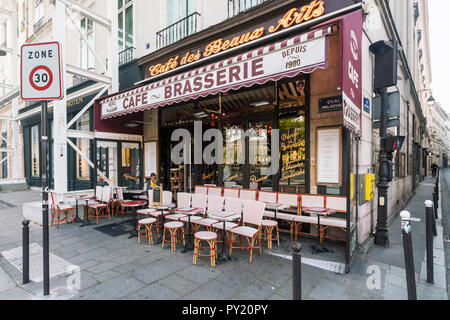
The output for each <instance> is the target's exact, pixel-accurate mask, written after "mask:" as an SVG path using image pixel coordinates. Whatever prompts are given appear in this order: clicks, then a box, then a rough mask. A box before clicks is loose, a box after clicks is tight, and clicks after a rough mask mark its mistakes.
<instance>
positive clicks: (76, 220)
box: [75, 199, 81, 223]
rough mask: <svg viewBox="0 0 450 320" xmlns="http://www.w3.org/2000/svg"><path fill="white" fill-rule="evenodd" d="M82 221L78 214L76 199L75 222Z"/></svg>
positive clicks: (76, 201)
mask: <svg viewBox="0 0 450 320" xmlns="http://www.w3.org/2000/svg"><path fill="white" fill-rule="evenodd" d="M78 222H81V219H80V217H79V216H78V199H76V200H75V223H78Z"/></svg>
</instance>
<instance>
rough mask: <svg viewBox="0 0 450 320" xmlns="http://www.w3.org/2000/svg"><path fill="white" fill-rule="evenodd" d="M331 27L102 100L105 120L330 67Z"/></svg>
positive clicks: (102, 112) (102, 111)
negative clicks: (329, 43)
mask: <svg viewBox="0 0 450 320" xmlns="http://www.w3.org/2000/svg"><path fill="white" fill-rule="evenodd" d="M330 33H331V27H326V28H323V29H320V30H314V31H310V32H307V33H304V34H302V35H299V36H296V37H293V38H291V39H288V40H284V41H281V42H278V43H274V44H270V45H267V46H265V47H261V48H258V49H255V50H252V51H250V52H248V53H245V54H241V55H239V56H235V57H233V58H230V59H227V60H223V61H220V62H217V63H213V64H210V65H208V66H205V67H200V68H197V69H195V70H192V71H189V72H185V73H181V74H179V75H176V76H172V77H169V78H166V79H164V80H161V81H158V82H154V83H151V84H148V85H145V86H142V87H139V88H136V89H133V90H130V91H127V92H124V93H121V94H117V95H115V96H111V97H108V98H106V99H103V100H100V103H99V104H100V105H101V114H102V116H101V118H102V119H109V118H113V117H118V116H122V115H126V114H131V113H135V112H141V111H144V110H148V109H152V108H158V107H162V106H167V105H172V104H178V103H181V102H187V101H189V100H193V99H198V98H200V97H206V96H209V95H216V94H218V93H219V92H222V93H225V92H228V91H230V90H238V89H240V88H243V87H251V86H253V85H255V84H260V85H262V84H264V83H266V82H268V81H278V80H280V79H281V78H285V77H295V76H297V75H298V74H300V73H311V72H313V71H315V70H317V69H326V68H327V67H328V38H327V37H326V36H327V35H329V34H330Z"/></svg>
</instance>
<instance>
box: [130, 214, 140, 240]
mask: <svg viewBox="0 0 450 320" xmlns="http://www.w3.org/2000/svg"><path fill="white" fill-rule="evenodd" d="M136 215H137V207H134V208H133V225H134V231H132V232H131V235H130V237H129V238H128V239H131V238H134V237H137V235H138V232H137V228H138V224H137V219H136Z"/></svg>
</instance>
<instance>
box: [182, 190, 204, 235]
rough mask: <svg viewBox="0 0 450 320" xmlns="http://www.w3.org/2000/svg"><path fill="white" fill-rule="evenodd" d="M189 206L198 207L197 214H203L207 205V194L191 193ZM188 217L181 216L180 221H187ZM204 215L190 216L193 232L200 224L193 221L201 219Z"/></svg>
mask: <svg viewBox="0 0 450 320" xmlns="http://www.w3.org/2000/svg"><path fill="white" fill-rule="evenodd" d="M191 201H192V202H191V207H192V208H193V209H198V214H199V215H204V214H205V213H206V207H207V203H208V196H207V195H204V194H193V195H191ZM188 218H189V217H185V218H182V219H181V221H182V222H188V221H189V219H188ZM203 218H204V217H202V216H193V217H191V225H192V228H193V230H194V233H195V232H197V231H198V229H199V228H200V225H197V224H195V223H194V222H195V221H198V220H201V219H203Z"/></svg>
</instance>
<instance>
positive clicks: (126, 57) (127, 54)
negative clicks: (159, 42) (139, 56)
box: [119, 47, 136, 66]
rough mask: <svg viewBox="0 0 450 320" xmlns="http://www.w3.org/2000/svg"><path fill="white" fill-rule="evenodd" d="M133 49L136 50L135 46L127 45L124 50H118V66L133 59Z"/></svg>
mask: <svg viewBox="0 0 450 320" xmlns="http://www.w3.org/2000/svg"><path fill="white" fill-rule="evenodd" d="M135 50H136V48H135V47H129V48H126V49H125V50H123V51H121V52H119V66H121V65H123V64H125V63H128V62H130V61H131V60H133V59H134V51H135Z"/></svg>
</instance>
